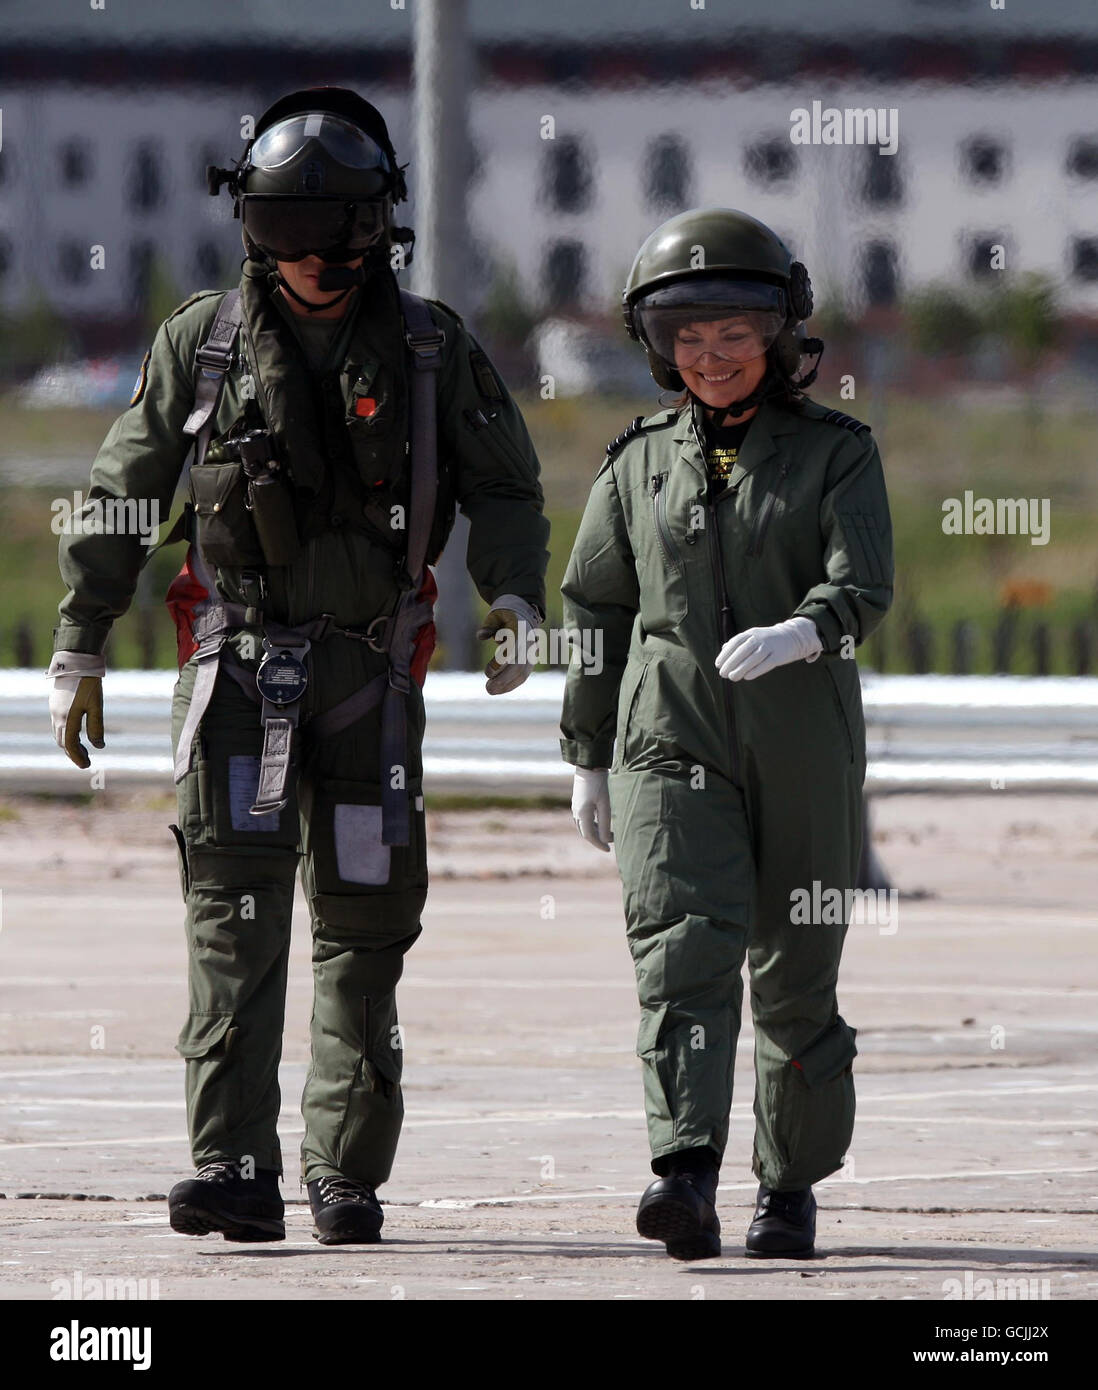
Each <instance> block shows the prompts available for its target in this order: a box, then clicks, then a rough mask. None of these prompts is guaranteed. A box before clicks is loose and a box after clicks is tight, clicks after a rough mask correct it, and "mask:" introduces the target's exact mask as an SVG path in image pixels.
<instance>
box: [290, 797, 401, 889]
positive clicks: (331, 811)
mask: <svg viewBox="0 0 1098 1390" xmlns="http://www.w3.org/2000/svg"><path fill="white" fill-rule="evenodd" d="M408 796H409V798H410V806H409V835H408V844H406V845H386V844H384V843H383V842H382V838H381V831H382V807H381V784H380V783H378V782H344V781H331V780H327V781H325V782H323V783H322V784H321V786H320V787H319V788H318V789H317V790H316V792H315V794H314V795H313V796H312V797H311V798H310V803H309V805H308V807H307V808H306V817H307V821H308V831H307V834H306V850H307V851H308V853H309V854H310V856H311V859H312V875H313V881H314V887H315V891H316V892H317V893H337V894H338V893H344V894H345V893H355V894H360V893H370V892H376V893H399V892H403V891H404V890H405V889H409V888H423V887H426V885H427V843H426V834H425V817H424V812H423V795H422V792H421V790H420V787H419V784H418V783H413V784H412V786H411V787H410V788H409V791H408Z"/></svg>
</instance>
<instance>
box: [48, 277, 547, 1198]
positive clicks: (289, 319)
mask: <svg viewBox="0 0 1098 1390" xmlns="http://www.w3.org/2000/svg"><path fill="white" fill-rule="evenodd" d="M273 283H274V282H273V280H271V279H269V278H268V277H267V276H266V275H265V273H264V272H262V271H261V269H260V268H259V267H258V266H257V265H256V264H255V263H253V262H250V261H249V262H246V263H245V274H244V279H243V280H242V282H241V284H242V304H243V306H244V327H245V328H246V329H248V332H247V333H246V334H241V335H240V337H238V339H237V352H236V357H235V359H234V362H233V364H232V367H231V368H230V371H229V374H228V377H227V379H226V382H225V386H224V389H223V391H222V394H221V398H220V402H219V405H218V408H217V414H216V418H215V428H214V432H213V436H212V442H211V445H210V450H209V453H208V455H207V460H216V459H217V458H218V457H219V456H220V455H219V444H220V441H221V440H222V439H223V438H224V436H225V435H227V434H229V433H231V432H232V430H233V428H234V426H236V425H237V424H238V422H239V421H240V420H241V417H242V415H243V413H244V410H245V406H246V403H247V401H248V398H249V396H254V400H255V402H256V403H258V404H259V406H260V408H261V410H262V413H263V415H264V417H265V419H266V423H267V424H268V425H269V426H270V428H271V430H272V433H273V435H274V438H275V448H276V454H278V455H279V456H280V457H282V458H283V459H284V460H285V461H287V462H288V464H289V466H290V468H291V470H292V472H293V476H294V478H295V482H297V483H301V484H302V486H303V488H304V489H305V491H306V493H307V495H308V496H309V497H310V498H311V501H310V504H309V508H308V511H307V515H308V520H309V531H310V533H311V538H310V539H308V540H307V542H306V543H305V544H304V545H303V546H302V548H301V551H300V554H299V556H298V558H297V559H296V560H295V561H293V562H292V563H291V564H288V565H285V566H279V567H271V568H268V569H267V570H266V572H265V580H266V584H267V588H268V593H267V597H266V599H265V601H264V603H263V612H264V614H265V616H266V617H267V618H268V619H273V620H275V621H277V622H279V623H282V624H286V625H293V624H295V623H304V622H306V621H307V620H309V619H313V618H316V617H318V616H319V615H321V614H331V615H333V618H334V620H335V623H336V624H338V625H340V626H344V627H354V628H358V629H360V630H361V629H364V628H365V627H366V626H367V625H368V624H369V623H370V622H371V621H372V620H373V619H375V618H376V617H378V615H384V614H387V613H389V612H391V611H392V610H393V608H394V606H395V604H396V602H397V599H398V597H399V594H400V591H401V589H400V584H399V583H398V578H397V574H398V570H399V569H400V565H401V555H402V553H403V552H402V543H403V536H398V535H395V534H394V532H393V531H392V529H391V528H390V526H389V524H388V518H389V517H390V515H391V513H390V506H391V504H392V503H393V501H394V499H399V500H401V501H403V502H404V503H406V502H407V487H406V485H403V484H402V485H396V486H394V488H388V487H386V486H382V485H381V484H380V483H379V482H378V481H377V478H378V476H381V475H383V474H385V473H386V471H389V472H391V473H393V474H400V473H401V471H402V470H403V472H404V473H406V472H407V462H406V460H407V453H406V442H407V439H408V395H409V391H408V376H409V375H410V373H409V371H408V368H407V363H406V360H405V351H404V343H403V337H402V320H401V318H400V312H399V304H398V299H397V287H396V281H395V279H393V278H392V277H391V276H389V275H382V276H380V277H379V276H375V277H374V278H373V279H371V280H370V281H368V282H367V284H366V285H365V286H364V287H362V289H360V290H359V292H358V294H357V296H356V301H355V304H354V306H353V308H351V309H349V310H348V312H347V314H346V315H345V316H344V324H343V329H342V336H340V335H338V334H337V341H336V342H335V343H334V344H333V351H334V359H330V360H332V361H333V366H332V370H331V371H328V372H325V373H323V374H322V375H320V376H319V377H318V378H317V380H316V383H315V384H316V390H317V394H316V395H315V396H312V397H310V396H308V395H307V394H305V393H306V392H311V391H312V386H313V383H312V378H311V376H310V369H309V366H308V363H307V360H306V357H305V356H304V354H303V352H302V349H301V346H300V344H299V342H298V339H297V335H296V333H295V332H294V329H293V327H292V325H293V318H294V316H293V315H292V314H291V312H290V310H289V309H288V308H287V307H286V306H285V304H284V303H283V302H282V301H281V297H280V296H279V295H278V294H276V293H274V289H273ZM220 299H221V295H220V294H219V293H217V292H210V293H204V294H200V295H197V296H195V297H194V298H193V299H191V300H189V301H188V302H187V303H186V304H185V305H183V306H182V307H181V308H180V309H179V310H177V311H176V312H175V314H173V315H172V316H171V317H170V318H169V319H168V320H167V321H166V322H165V323H164V324H163V325H162V326H161V327H160V329H159V331H158V333H157V335H156V338H155V341H154V343H153V346H152V348H151V351H150V354H149V356H148V358H147V360H146V364H145V369H144V377H143V380H142V382H141V383H140V384H139V387H138V389H137V391H136V392H135V399H134V401H133V403H132V404H131V406H130V408H129V409H128V410H126V411H125V412H124V413H123V414H122V415H121V416H120V418H119V419H118V420H117V421H116V422H115V424H114V426H113V427H112V429H111V431H110V433H109V434H108V436H107V438H106V440H105V442H104V444H103V446H102V448H101V450H100V452H99V454H98V456H97V458H96V460H95V464H94V467H93V469H92V476H91V482H92V488H91V494H90V495H91V496H92V497H93V498H94V497H97V496H102V495H109V496H114V497H125V498H129V497H136V498H147V499H155V501H156V503H157V505H158V507H159V515H160V516H161V517H162V518H167V516H168V514H169V511H170V508H171V502H172V497H173V494H174V492H175V489H176V485H177V482H178V480H179V478H180V474H181V471H182V469H183V466H184V462H185V460H186V457H187V454H188V452H189V449H190V446H191V442H192V441H191V440H190V439H189V438H188V437H187V436H186V435H185V434H184V433H183V424H184V421H185V420H186V418H187V415H188V413H189V412H190V410H191V407H192V404H193V401H194V395H195V386H194V370H195V368H194V363H195V351H196V349H197V348H199V347H200V346H201V345H202V344H203V343H204V342H205V340H206V337H207V335H208V333H209V330H210V326H211V323H212V321H213V318H214V314H215V312H216V309H217V306H218V304H219V302H220ZM431 314H432V317H433V318H434V320H435V322H436V324H437V325H438V326H439V327H441V328H442V329H443V331H444V333H445V335H446V336H445V343H444V345H443V348H442V354H443V360H442V364H441V369H440V372H439V374H438V378H437V400H438V440H439V455H440V505H441V492H442V490H443V489H444V488H445V489H448V490H449V495H450V496H451V497H453V498H454V499H456V502H457V503H458V504H460V506H461V509H462V511H463V512H464V513H465V514H466V515H467V516H468V518H469V520H470V524H471V529H470V540H469V548H468V567H469V571H470V574H471V575H472V577H473V580H474V581H475V583H476V586H477V588H478V590H479V592H480V594H481V596H482V597H483V598H484V599H485V600H486V601H488V602H491V601H492V600H493V599H494V598H496V597H499V596H500V595H503V594H508V593H509V594H517V595H519V596H520V597H523V598H526V599H527V600H528V601H529V602H530V603H532V604H535V605H536V606H537V607H539V608H540V609H542V610H543V611H544V607H545V597H544V572H545V565H546V562H547V560H548V554H547V552H546V550H545V544H546V540H547V537H548V529H549V528H548V522H547V520H546V519H545V517H544V516H543V513H542V508H543V494H542V490H541V485H540V481H539V465H538V460H537V456H536V454H535V452H534V449H533V446H532V444H531V442H530V438H529V435H528V433H527V431H526V427H525V424H524V422H523V420H522V417H521V415H520V413H519V411H518V409H517V407H516V406H515V404H514V402H513V401H512V399H511V398H510V396H509V395H508V393H507V391H506V388H504V387H503V386H502V384H501V383H500V382H499V381H498V378H496V377H495V374H494V372H493V371H492V369H491V366H490V364H487V359H486V358H485V357H484V356H483V353H482V352H481V351H480V349H479V347H478V345H477V343H476V341H475V340H474V339H473V338H472V337H471V336H470V335H469V334H468V332H467V331H466V329H465V328H464V326H463V324H462V321H461V319H460V317H459V316H458V315H456V314H455V313H454V312H453V311H452V310H449V309H448V308H447V307H446V306H445V305H442V304H440V303H437V302H431ZM360 399H361V401H362V404H361V405H358V404H357V402H359V400H360ZM314 407H315V413H313V412H314ZM322 424H323V428H322V427H321V426H322ZM295 440H296V444H295V442H294V441H295ZM295 449H296V453H295ZM287 451H288V452H287ZM204 466H216V465H215V464H211V463H209V462H207V463H206V464H204ZM197 471H198V469H197V467H196V468H194V469H192V473H194V472H197ZM211 476H212V475H211ZM401 486H404V491H403V492H401ZM195 549H196V548H195V547H192V551H191V555H192V557H193V556H194V554H195ZM143 558H144V548H143V547H142V545H141V542H140V540H139V539H138V538H137V537H136V536H132V535H117V534H116V535H72V536H65V537H63V539H62V542H61V548H60V563H61V570H62V576H63V578H64V579H65V581H66V582H67V584H68V585H69V593H68V595H67V596H66V598H65V599H64V601H63V602H62V603H61V605H60V612H61V621H60V624H59V627H58V628H57V629H56V630H55V640H54V646H55V649H56V650H70V651H83V652H99V651H101V650H102V647H103V643H104V642H105V640H106V637H107V634H108V632H109V630H110V627H111V624H112V622H113V621H114V620H115V619H116V618H117V617H119V616H120V615H121V614H122V613H123V612H125V610H126V608H127V607H128V605H129V603H130V601H131V599H132V597H133V593H134V588H135V585H136V583H137V578H138V572H139V569H140V566H141V563H142V559H143ZM429 558H433V552H430V553H429ZM255 568H256V567H255V566H252V567H251V569H253V570H254V569H255ZM244 573H245V571H244V570H243V569H242V568H239V567H234V566H232V565H226V566H220V567H218V568H217V570H216V583H217V590H218V593H217V594H214V595H213V599H214V601H215V602H216V601H217V598H218V597H219V596H220V597H221V598H224V599H226V600H230V601H233V602H238V603H239V602H242V601H244V600H245V598H246V597H247V595H246V592H245V587H246V586H245V584H244V580H243V575H244ZM248 592H251V590H249V591H248ZM228 647H229V648H231V653H232V655H231V662H232V664H233V665H234V666H235V668H236V673H237V676H238V678H241V679H242V680H243V681H244V683H247V682H249V681H250V682H251V683H252V686H253V688H254V672H255V669H256V667H257V665H258V661H259V657H261V656H262V651H261V650H257V649H256V648H257V644H256V642H255V638H254V634H252V633H247V632H237V633H235V634H234V635H232V636H231V637H230V638H229V640H228ZM228 665H229V659H223V660H222V662H221V666H220V669H219V671H218V674H217V680H216V685H215V687H214V691H213V697H212V699H211V701H210V704H209V706H208V708H207V710H206V712H205V715H204V717H203V718H202V721H201V724H200V726H199V729H198V732H197V735H196V737H195V740H194V745H193V748H194V756H193V759H192V762H191V766H190V770H189V771H188V772H187V774H186V776H185V777H183V779H182V781H180V782H179V783H178V786H177V793H178V807H179V832H180V833H179V835H178V836H177V840H178V842H179V849H180V859H181V878H182V885H183V892H184V895H185V898H186V904H187V916H186V929H187V936H188V941H189V946H190V1011H189V1015H188V1017H187V1020H186V1022H185V1024H184V1025H183V1028H182V1031H181V1033H180V1036H179V1041H178V1050H179V1052H180V1053H181V1054H182V1056H183V1057H184V1058H185V1059H186V1092H187V1110H188V1121H189V1126H190V1135H191V1145H192V1153H193V1158H194V1161H195V1164H196V1165H201V1164H203V1163H205V1162H207V1161H209V1160H211V1159H214V1158H243V1157H245V1156H251V1157H252V1159H253V1160H254V1163H255V1166H256V1167H258V1168H268V1169H276V1170H279V1171H281V1168H282V1157H281V1153H280V1149H279V1143H278V1138H277V1135H276V1121H277V1118H278V1114H279V1108H280V1096H279V1087H278V1063H279V1057H280V1052H281V1044H282V1030H283V1017H284V1005H285V993H286V982H287V960H288V948H289V941H290V916H291V908H292V903H293V894H294V881H295V876H296V873H297V869H298V863H299V860H300V862H301V871H302V883H303V887H304V890H305V896H306V900H307V902H308V906H309V910H310V915H311V919H312V932H313V965H314V985H315V993H314V1009H313V1015H312V1026H311V1042H312V1061H311V1067H310V1070H309V1073H308V1078H307V1081H306V1085H305V1091H304V1097H303V1102H302V1111H303V1114H304V1119H305V1137H304V1141H303V1144H302V1179H303V1181H309V1180H311V1179H313V1178H318V1177H322V1176H324V1175H326V1174H343V1175H345V1176H348V1177H351V1178H354V1179H356V1180H357V1181H360V1182H363V1183H367V1184H369V1185H370V1186H372V1187H376V1186H378V1185H379V1184H381V1183H383V1182H384V1181H385V1180H386V1179H387V1178H388V1177H389V1175H390V1170H391V1167H392V1162H393V1156H394V1153H395V1150H396V1146H397V1140H398V1136H399V1133H400V1127H401V1119H402V1115H403V1103H402V1098H401V1089H400V1080H401V1071H402V1058H403V1050H402V1035H401V1031H400V1029H399V1027H398V1024H397V1013H396V1003H395V994H394V991H395V987H396V984H397V981H398V979H399V977H400V974H401V970H402V965H403V957H404V953H405V952H406V951H407V949H408V948H409V946H411V945H412V943H413V942H414V941H415V939H416V938H417V936H418V935H419V933H420V930H421V926H420V913H421V910H422V908H423V905H424V901H425V898H426V893H427V858H426V844H425V839H424V814H423V799H422V782H421V777H422V760H421V742H422V737H423V724H424V719H423V701H422V694H421V691H420V688H419V686H418V685H417V684H415V683H414V682H413V683H412V686H411V691H410V693H409V694H408V696H407V722H408V734H409V736H408V765H407V767H406V769H405V771H406V778H407V790H408V796H409V798H410V801H409V808H410V813H411V814H410V820H411V827H410V840H409V843H408V844H407V845H406V846H401V845H396V844H393V845H387V844H383V843H382V840H381V815H380V795H381V786H380V778H381V776H382V771H381V769H380V768H379V760H380V759H379V747H380V741H381V728H380V721H381V711H380V706H375V707H374V709H373V710H372V711H370V712H369V713H367V714H366V715H365V716H364V717H362V718H361V719H360V720H359V721H358V722H357V723H354V724H352V725H351V726H350V727H349V728H347V729H345V730H344V731H343V732H342V733H338V734H335V735H333V736H331V737H328V738H323V739H322V738H314V737H313V736H312V735H311V733H310V724H309V718H310V716H311V715H312V714H314V713H316V712H319V711H324V710H328V709H331V708H332V707H333V706H335V705H336V704H338V703H339V702H340V701H341V700H343V699H344V698H345V697H347V696H349V695H351V694H352V693H353V692H354V691H356V690H358V689H360V688H361V687H362V686H364V685H365V684H366V683H367V682H368V681H370V680H371V679H372V678H374V677H376V676H378V675H380V674H382V673H384V672H385V671H386V670H387V669H388V668H387V658H386V656H385V655H384V654H383V653H382V652H379V651H375V650H374V649H373V648H371V647H370V646H369V645H367V643H366V642H365V641H362V640H353V639H352V638H350V637H347V636H343V635H340V634H338V633H333V634H332V635H330V636H328V637H326V638H325V640H323V641H319V640H318V641H314V642H313V644H312V648H311V650H310V651H309V653H308V656H307V658H306V665H307V667H308V670H309V684H308V688H307V690H306V692H305V695H304V697H303V702H304V707H303V714H302V722H301V725H300V727H299V729H298V731H297V733H296V735H295V737H296V740H297V754H296V760H295V768H294V769H292V772H294V773H296V776H292V777H291V783H290V786H291V788H292V792H291V800H290V802H289V804H288V805H287V806H286V807H284V808H283V809H282V810H281V811H280V812H278V813H276V814H269V815H265V816H262V817H258V818H257V817H255V816H252V815H250V814H249V807H250V805H251V803H252V800H253V798H254V795H255V791H256V784H257V776H258V768H259V762H260V752H261V748H262V727H261V723H260V717H259V708H258V705H257V703H256V702H255V700H254V699H250V698H248V696H247V694H246V693H245V691H244V689H243V688H242V685H241V683H240V679H234V678H233V677H232V675H231V674H230V672H229V671H228V670H227V666H228ZM195 667H196V663H195V660H194V658H192V659H191V660H190V661H188V662H187V663H186V665H184V666H183V668H182V670H181V673H180V676H179V680H178V683H177V685H176V689H175V697H174V702H173V718H172V745H173V751H174V749H175V745H176V743H177V741H178V739H179V736H180V732H181V729H182V726H183V721H184V718H185V716H186V712H187V707H188V703H189V700H190V696H191V691H192V688H193V685H194V679H195ZM485 698H486V699H487V698H489V697H488V696H486V697H485ZM108 715H109V708H108Z"/></svg>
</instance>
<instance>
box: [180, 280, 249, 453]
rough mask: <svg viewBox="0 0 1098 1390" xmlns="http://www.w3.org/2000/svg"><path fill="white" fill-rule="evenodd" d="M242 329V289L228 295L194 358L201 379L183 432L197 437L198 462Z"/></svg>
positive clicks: (207, 439) (195, 448) (229, 291)
mask: <svg viewBox="0 0 1098 1390" xmlns="http://www.w3.org/2000/svg"><path fill="white" fill-rule="evenodd" d="M239 329H240V290H239V289H232V290H227V291H226V292H225V295H224V297H223V298H222V300H221V303H220V304H219V305H218V306H217V313H216V314H215V315H214V321H213V323H212V324H211V325H210V331H209V333H208V335H207V337H206V341H205V342H204V343H203V344H202V346H201V347H200V348H199V349H198V351H197V352H196V353H195V355H194V360H195V366H196V367H197V368H198V377H197V379H196V381H195V388H194V404H193V405H192V406H191V413H190V414H189V415H188V416H187V419H186V421H185V423H184V425H183V433H184V434H190V435H194V436H195V444H194V461H195V463H196V464H201V463H202V461H203V459H204V458H205V456H206V449H207V447H208V445H209V442H210V434H211V433H212V430H213V416H214V411H215V410H216V409H217V403H218V401H219V400H220V399H221V388H222V387H223V386H224V384H225V378H226V376H227V375H228V372H229V366H230V364H231V363H232V360H233V343H235V342H236V335H237V332H238V331H239Z"/></svg>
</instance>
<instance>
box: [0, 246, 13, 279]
mask: <svg viewBox="0 0 1098 1390" xmlns="http://www.w3.org/2000/svg"><path fill="white" fill-rule="evenodd" d="M10 269H11V242H10V241H9V239H8V238H7V237H6V236H3V235H0V280H3V279H4V278H5V276H6V275H7V273H8V271H9V270H10Z"/></svg>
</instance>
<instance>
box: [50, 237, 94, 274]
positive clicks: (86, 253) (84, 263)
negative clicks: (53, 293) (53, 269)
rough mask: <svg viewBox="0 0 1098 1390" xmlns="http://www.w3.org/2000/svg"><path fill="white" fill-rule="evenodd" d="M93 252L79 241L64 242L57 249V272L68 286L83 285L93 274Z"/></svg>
mask: <svg viewBox="0 0 1098 1390" xmlns="http://www.w3.org/2000/svg"><path fill="white" fill-rule="evenodd" d="M90 256H91V251H90V250H89V248H88V247H87V246H82V245H81V244H80V242H78V241H63V242H62V243H61V244H60V246H59V247H58V248H57V271H58V274H59V275H60V276H61V279H62V280H64V281H65V283H66V284H68V285H79V284H82V283H83V281H85V280H86V279H87V278H88V275H89V274H90V273H91V263H90V259H89V258H90Z"/></svg>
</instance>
